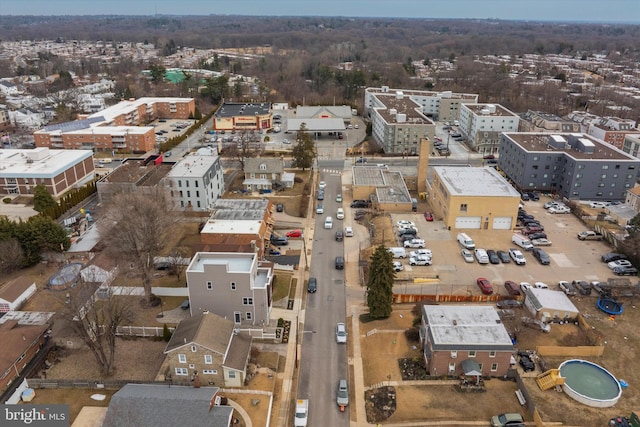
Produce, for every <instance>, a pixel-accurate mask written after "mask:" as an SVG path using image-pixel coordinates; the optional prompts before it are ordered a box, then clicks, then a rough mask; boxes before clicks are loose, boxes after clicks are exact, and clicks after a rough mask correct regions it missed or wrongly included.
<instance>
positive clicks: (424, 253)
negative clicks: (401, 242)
mask: <svg viewBox="0 0 640 427" xmlns="http://www.w3.org/2000/svg"><path fill="white" fill-rule="evenodd" d="M409 256H410V257H420V256H426V257H429V258H431V256H432V253H431V249H416V250H415V251H411V252H409Z"/></svg>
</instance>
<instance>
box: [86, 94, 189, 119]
mask: <svg viewBox="0 0 640 427" xmlns="http://www.w3.org/2000/svg"><path fill="white" fill-rule="evenodd" d="M192 100H193V98H170V97H167V98H151V97H149V98H138V99H135V100H133V101H120V102H118V103H117V104H116V105H113V106H111V107H109V108H106V109H104V110H101V111H98V112H97V113H95V114H91V115H90V116H89V117H88V118H93V117H100V116H102V117H103V118H104V121H106V122H110V121H113V119H114V118H116V117H118V116H120V115H123V114H128V113H131V112H133V111H136V110H137V109H138V107H140V106H141V105H147V104H156V103H170V104H171V103H174V104H182V103H185V102H191V101H192Z"/></svg>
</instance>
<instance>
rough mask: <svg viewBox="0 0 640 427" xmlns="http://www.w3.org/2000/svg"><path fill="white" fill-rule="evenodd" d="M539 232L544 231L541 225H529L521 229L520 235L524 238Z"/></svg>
mask: <svg viewBox="0 0 640 427" xmlns="http://www.w3.org/2000/svg"><path fill="white" fill-rule="evenodd" d="M540 231H544V227H543V226H542V225H540V224H538V225H533V224H529V225H527V226H526V227H525V228H524V229H522V231H521V233H522V234H524V235H525V236H528V235H529V234H533V233H537V232H540Z"/></svg>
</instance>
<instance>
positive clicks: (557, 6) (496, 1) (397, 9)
mask: <svg viewBox="0 0 640 427" xmlns="http://www.w3.org/2000/svg"><path fill="white" fill-rule="evenodd" d="M113 14H116V15H154V14H164V15H209V14H215V15H227V14H228V15H269V16H346V17H397V18H478V19H487V18H496V19H506V20H535V21H587V22H611V23H614V22H624V23H636V24H637V23H640V0H439V1H434V0H297V1H296V0H189V1H178V0H0V16H7V15H113Z"/></svg>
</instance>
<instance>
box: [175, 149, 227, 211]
mask: <svg viewBox="0 0 640 427" xmlns="http://www.w3.org/2000/svg"><path fill="white" fill-rule="evenodd" d="M202 152H203V151H199V153H202ZM223 172H224V171H223V169H222V163H221V161H220V156H218V155H217V153H214V152H213V151H211V154H210V155H202V154H191V155H189V156H187V157H184V158H182V159H181V160H180V161H178V163H176V164H175V165H174V166H173V168H172V169H171V170H170V171H169V173H167V175H166V176H165V178H164V185H166V186H167V187H169V194H170V196H171V198H172V199H173V200H174V201H175V206H176V207H177V208H178V209H181V210H192V211H209V210H211V209H212V208H213V204H214V203H215V201H216V200H218V199H219V198H220V197H221V196H222V193H224V173H223Z"/></svg>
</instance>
